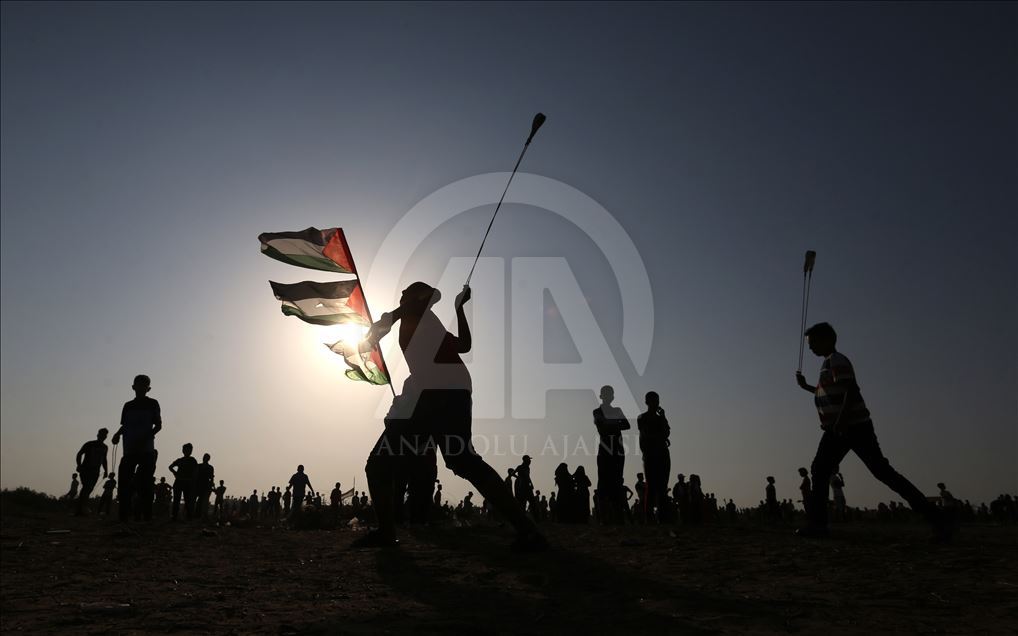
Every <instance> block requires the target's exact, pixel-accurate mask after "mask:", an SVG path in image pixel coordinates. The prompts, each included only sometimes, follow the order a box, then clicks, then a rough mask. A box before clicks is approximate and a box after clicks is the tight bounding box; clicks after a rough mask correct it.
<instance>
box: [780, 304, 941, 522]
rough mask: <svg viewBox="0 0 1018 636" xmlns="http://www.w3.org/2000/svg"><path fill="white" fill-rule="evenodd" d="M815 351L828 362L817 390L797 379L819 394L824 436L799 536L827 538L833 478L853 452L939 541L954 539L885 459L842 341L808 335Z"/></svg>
mask: <svg viewBox="0 0 1018 636" xmlns="http://www.w3.org/2000/svg"><path fill="white" fill-rule="evenodd" d="M806 338H807V342H808V344H809V350H810V351H812V352H813V353H814V354H816V355H817V356H819V357H821V358H823V359H824V362H823V364H822V365H821V368H820V378H819V380H818V381H817V385H816V386H811V385H810V384H808V383H807V382H806V378H805V377H803V375H802V373H796V374H795V379H796V381H797V382H798V384H799V386H800V387H801V388H802V389H803V390H805V391H809V392H810V393H812V394H813V396H814V397H813V401H814V403H815V404H816V408H817V411H818V412H819V414H820V428H821V429H822V430H823V431H824V433H823V436H822V437H821V438H820V445H819V446H818V447H817V453H816V457H815V458H814V459H813V465H812V466H811V468H810V471H811V472H812V474H813V484H812V485H813V490H812V492H811V494H810V499H811V502H810V504H809V505H807V506H806V514H807V516H808V518H809V523H808V524H807V525H806V527H804V528H802V529H800V530H799V531H798V532H797V534H799V535H800V536H807V537H822V536H826V535H827V496H828V491H829V489H830V483H831V474H832V473H833V472H834V470H835V468H836V467H837V466H838V465H839V464H841V460H842V459H844V458H845V455H847V454H848V452H849V451H853V452H855V454H856V455H857V456H858V457H859V459H861V460H862V462H863V464H865V465H866V468H868V469H869V471H870V473H872V474H873V476H874V477H876V478H877V479H879V480H880V481H882V482H884V484H886V485H887V486H888V487H889V488H890V489H891V490H893V491H894V492H896V493H898V495H899V496H901V498H902V499H904V500H905V501H907V502H908V503H909V505H910V506H912V509H913V510H914V511H916V512H918V513H920V514H922V515H923V516H924V517H926V519H927V520H928V521H929V522H930V523H931V524H932V525H933V528H934V532H935V534H936V536H937V538H938V539H947V538H950V526H949V525H948V524H947V523H945V521H944V519H943V518H942V517H941V515H939V514H938V511H937V509H936V506H933V505H932V504H930V502H929V501H927V499H926V496H925V495H923V493H921V492H920V491H919V489H918V488H916V487H915V486H913V485H912V482H910V481H909V480H908V479H905V477H903V476H901V475H900V474H899V473H898V472H897V471H895V470H894V468H892V467H891V463H890V462H889V461H888V460H887V458H885V457H884V454H883V452H882V451H881V450H880V444H879V443H878V442H877V435H876V433H875V432H874V430H873V421H872V420H871V419H870V412H869V410H868V409H867V408H866V403H865V402H864V401H863V398H862V393H861V391H860V389H859V385H858V384H857V383H856V379H855V370H854V369H853V368H852V363H851V362H850V361H849V359H848V358H847V357H845V355H844V354H842V353H840V352H839V351H837V350H836V349H835V344H836V343H837V340H838V335H837V333H836V332H835V331H834V327H832V326H831V325H829V324H828V323H826V322H821V323H818V324H815V325H813V326H812V327H810V328H809V329H807V330H806Z"/></svg>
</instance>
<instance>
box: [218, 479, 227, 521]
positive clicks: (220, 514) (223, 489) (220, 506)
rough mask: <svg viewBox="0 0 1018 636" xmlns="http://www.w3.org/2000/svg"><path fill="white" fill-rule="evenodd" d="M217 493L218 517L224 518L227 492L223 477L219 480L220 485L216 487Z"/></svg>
mask: <svg viewBox="0 0 1018 636" xmlns="http://www.w3.org/2000/svg"><path fill="white" fill-rule="evenodd" d="M215 493H216V504H215V512H216V519H222V517H223V495H225V494H226V484H225V483H223V480H222V479H220V480H219V485H218V486H217V487H216V490H215Z"/></svg>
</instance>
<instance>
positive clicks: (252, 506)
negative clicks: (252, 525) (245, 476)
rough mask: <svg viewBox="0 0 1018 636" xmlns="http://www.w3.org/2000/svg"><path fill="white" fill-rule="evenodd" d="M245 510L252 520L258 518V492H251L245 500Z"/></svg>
mask: <svg viewBox="0 0 1018 636" xmlns="http://www.w3.org/2000/svg"><path fill="white" fill-rule="evenodd" d="M247 509H248V514H249V515H251V518H252V519H257V518H258V512H259V511H258V490H257V489H256V490H252V491H251V495H250V496H249V497H248V498H247Z"/></svg>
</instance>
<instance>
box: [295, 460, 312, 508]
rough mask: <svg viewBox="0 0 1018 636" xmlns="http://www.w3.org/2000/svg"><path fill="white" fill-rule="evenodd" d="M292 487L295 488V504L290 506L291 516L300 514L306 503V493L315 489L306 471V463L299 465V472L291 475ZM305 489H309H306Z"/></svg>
mask: <svg viewBox="0 0 1018 636" xmlns="http://www.w3.org/2000/svg"><path fill="white" fill-rule="evenodd" d="M290 487H291V488H293V505H292V507H291V508H290V513H291V516H295V515H299V514H300V510H301V506H302V505H303V504H304V496H305V495H304V493H305V492H308V493H309V494H310V491H313V490H314V488H312V487H311V480H310V479H309V478H308V476H307V474H306V473H305V472H304V464H301V465H300V466H297V472H295V473H294V474H293V476H292V477H290ZM305 489H307V490H306V491H305Z"/></svg>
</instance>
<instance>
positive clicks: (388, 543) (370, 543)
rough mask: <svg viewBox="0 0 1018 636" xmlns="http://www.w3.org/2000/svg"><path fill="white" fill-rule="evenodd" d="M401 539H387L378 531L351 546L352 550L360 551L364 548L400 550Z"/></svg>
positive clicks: (370, 533)
mask: <svg viewBox="0 0 1018 636" xmlns="http://www.w3.org/2000/svg"><path fill="white" fill-rule="evenodd" d="M398 547H399V539H397V538H395V537H387V536H385V535H383V534H382V533H381V532H379V531H378V530H372V531H371V532H369V533H367V534H366V535H364V536H363V537H361V538H359V539H357V540H355V541H354V542H353V543H351V544H350V549H351V550H359V549H362V548H398Z"/></svg>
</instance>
